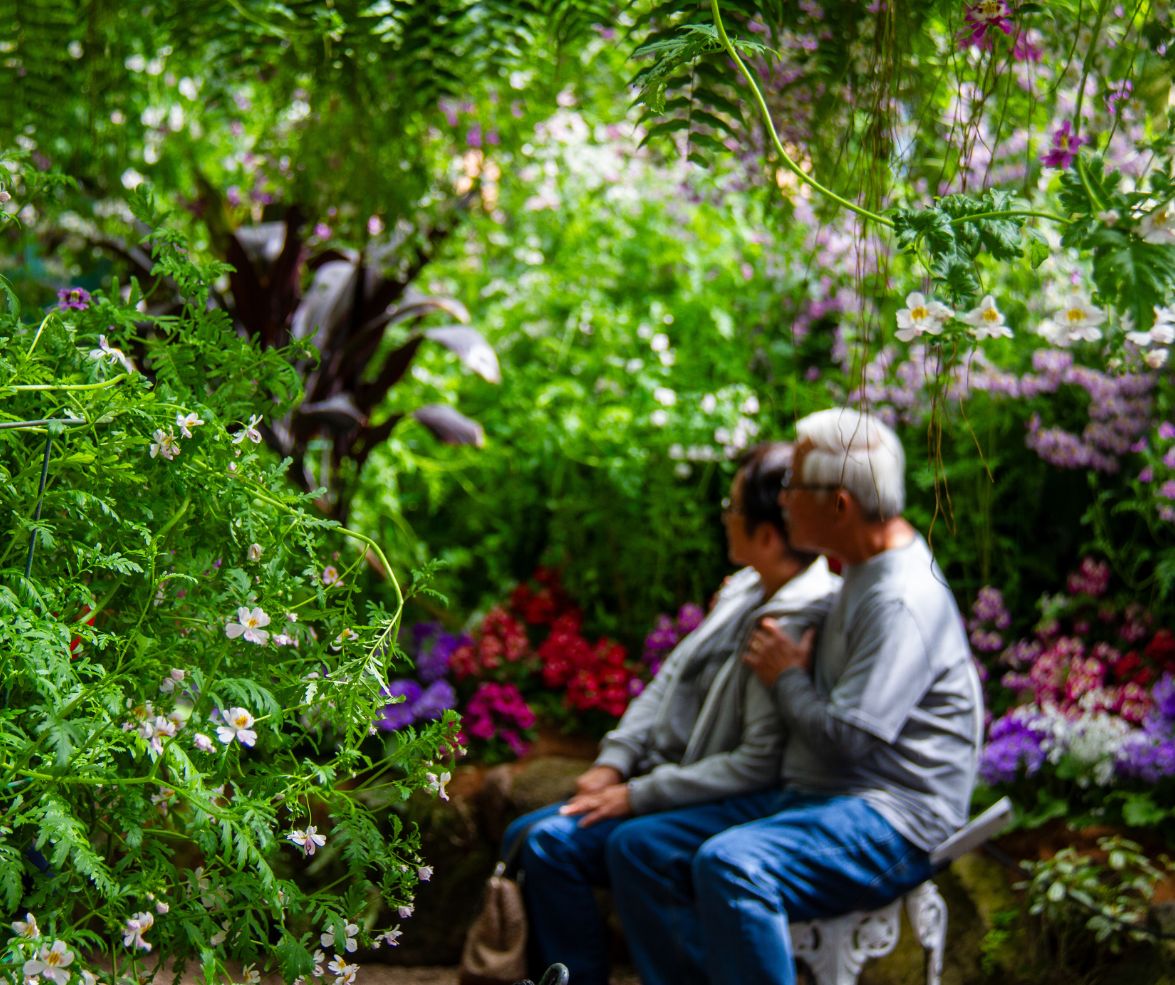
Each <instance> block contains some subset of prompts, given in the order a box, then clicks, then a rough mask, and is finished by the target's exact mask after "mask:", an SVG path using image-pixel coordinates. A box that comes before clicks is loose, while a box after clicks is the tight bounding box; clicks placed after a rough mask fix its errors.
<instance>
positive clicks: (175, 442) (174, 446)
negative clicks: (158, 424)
mask: <svg viewBox="0 0 1175 985" xmlns="http://www.w3.org/2000/svg"><path fill="white" fill-rule="evenodd" d="M152 437H153V438H154V439H155V440H154V441H152V442H151V457H152V458H155V457H159V458H166V459H167V460H168V461H169V462H171V461H174V459H175V457H176V456H177V455H178V454H179V453H180V443H179V439H178V438H176V436H175V432H174V431H172V429H171V428H168V429H167V430H166V431H162V430H159V429H156V431H155V433H154V434H153V435H152Z"/></svg>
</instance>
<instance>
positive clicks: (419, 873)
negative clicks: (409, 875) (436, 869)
mask: <svg viewBox="0 0 1175 985" xmlns="http://www.w3.org/2000/svg"><path fill="white" fill-rule="evenodd" d="M416 877H417V878H418V879H419V880H420V881H421V882H428V881H429V879H431V878H432V866H431V865H422V866H419V867H418V868H417V870H416Z"/></svg>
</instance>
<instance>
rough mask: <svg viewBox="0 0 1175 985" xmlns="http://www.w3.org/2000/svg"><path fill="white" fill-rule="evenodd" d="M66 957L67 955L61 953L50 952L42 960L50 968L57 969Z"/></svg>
mask: <svg viewBox="0 0 1175 985" xmlns="http://www.w3.org/2000/svg"><path fill="white" fill-rule="evenodd" d="M64 957H65V955H64V954H63V953H62V952H61V951H48V952H46V954H45V956H44V957H43V958H41V960H42V961H43V962H44V963H45V964H46V965H48V966H49V967H50V968H56V967H57V966H58V965H59V964H61V962H62V959H63V958H64Z"/></svg>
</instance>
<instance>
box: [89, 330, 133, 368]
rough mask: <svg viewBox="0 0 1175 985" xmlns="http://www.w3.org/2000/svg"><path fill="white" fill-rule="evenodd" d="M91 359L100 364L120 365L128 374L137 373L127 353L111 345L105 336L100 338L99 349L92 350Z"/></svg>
mask: <svg viewBox="0 0 1175 985" xmlns="http://www.w3.org/2000/svg"><path fill="white" fill-rule="evenodd" d="M90 358H91V359H94V360H96V361H97V362H99V363H102V362H107V361H109V362H114V363H118V364H119V365H120V366H121V367H122V368H123V369H124V370H125V371H126V372H128V373H133V372H134V371H135V365H134V363H132V362H131V361H130V360H129V359H128V358H127V357H126V353H125V352H123V351H122V350H121V349H119V348H118V347H117V346H113V345H111V344H110V342H109V340H108V339H107V338H106V336H105V335H99V336H98V348H97V349H91V350H90Z"/></svg>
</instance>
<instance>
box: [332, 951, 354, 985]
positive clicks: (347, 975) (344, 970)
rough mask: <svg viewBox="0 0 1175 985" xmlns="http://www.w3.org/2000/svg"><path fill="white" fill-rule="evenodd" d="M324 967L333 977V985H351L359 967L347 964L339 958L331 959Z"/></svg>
mask: <svg viewBox="0 0 1175 985" xmlns="http://www.w3.org/2000/svg"><path fill="white" fill-rule="evenodd" d="M326 967H327V970H328V971H330V972H332V973H333V974H334V976H335V980H334V985H351V983H352V982H354V981H355V976H356V975H357V974H359V965H357V964H347V962H346V961H344V960H343V959H342V958H341V957H335V958H332V959H331V962H330V964H328V965H327V966H326Z"/></svg>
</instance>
